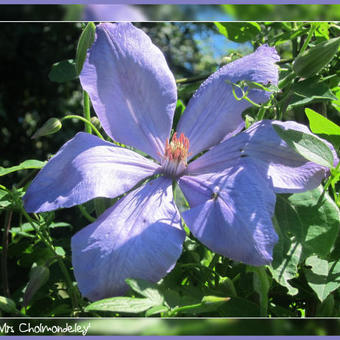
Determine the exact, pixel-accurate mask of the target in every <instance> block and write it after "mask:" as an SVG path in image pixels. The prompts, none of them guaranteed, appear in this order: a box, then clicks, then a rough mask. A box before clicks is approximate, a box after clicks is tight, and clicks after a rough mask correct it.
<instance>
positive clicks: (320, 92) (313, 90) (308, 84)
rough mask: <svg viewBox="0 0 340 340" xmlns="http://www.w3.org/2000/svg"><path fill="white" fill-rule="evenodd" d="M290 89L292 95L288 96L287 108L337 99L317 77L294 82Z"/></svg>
mask: <svg viewBox="0 0 340 340" xmlns="http://www.w3.org/2000/svg"><path fill="white" fill-rule="evenodd" d="M290 91H291V92H292V96H291V97H290V98H289V105H288V107H287V110H291V109H292V108H294V107H299V106H305V105H307V104H310V103H315V102H322V101H326V100H331V101H332V100H337V97H336V96H335V95H334V94H333V92H332V91H331V90H330V89H329V86H328V85H327V84H326V83H325V82H323V81H320V80H318V79H317V78H309V79H306V80H303V81H299V82H298V83H294V84H293V86H292V87H291V89H290Z"/></svg>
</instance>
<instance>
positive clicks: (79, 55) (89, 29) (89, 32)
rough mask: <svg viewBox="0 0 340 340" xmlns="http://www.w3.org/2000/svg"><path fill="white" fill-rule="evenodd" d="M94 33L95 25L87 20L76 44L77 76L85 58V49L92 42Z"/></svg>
mask: <svg viewBox="0 0 340 340" xmlns="http://www.w3.org/2000/svg"><path fill="white" fill-rule="evenodd" d="M95 34H96V26H95V24H94V23H93V22H89V23H88V24H87V25H86V27H85V29H84V31H83V32H82V33H81V35H80V38H79V41H78V46H77V52H76V60H75V61H76V72H77V75H78V76H79V74H80V72H81V70H82V68H83V65H84V62H85V59H86V53H87V49H88V48H90V47H91V45H92V44H93V42H94V38H95Z"/></svg>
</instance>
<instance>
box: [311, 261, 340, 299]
mask: <svg viewBox="0 0 340 340" xmlns="http://www.w3.org/2000/svg"><path fill="white" fill-rule="evenodd" d="M306 266H310V267H311V268H310V269H308V268H306V269H305V275H306V278H307V282H308V285H309V286H310V287H311V288H312V289H313V290H314V292H315V293H316V295H317V296H318V298H319V300H320V301H321V302H323V301H324V300H325V299H326V298H327V297H328V296H329V294H330V293H331V292H333V291H334V290H336V289H337V288H339V287H340V281H339V277H340V260H337V261H334V262H328V261H327V260H323V259H320V258H319V257H317V256H311V257H309V258H307V259H306Z"/></svg>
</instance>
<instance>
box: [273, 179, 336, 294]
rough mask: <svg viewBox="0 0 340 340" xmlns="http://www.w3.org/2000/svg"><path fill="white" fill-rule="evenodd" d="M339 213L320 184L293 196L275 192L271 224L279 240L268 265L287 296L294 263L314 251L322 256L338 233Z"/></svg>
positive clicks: (296, 270) (328, 249)
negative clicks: (273, 225)
mask: <svg viewBox="0 0 340 340" xmlns="http://www.w3.org/2000/svg"><path fill="white" fill-rule="evenodd" d="M339 221H340V212H339V209H338V207H337V206H336V204H335V203H334V201H333V200H332V199H331V198H330V197H329V195H328V194H327V193H324V192H323V188H322V187H321V186H320V187H318V188H316V189H314V190H310V191H307V192H304V193H298V194H293V195H278V196H277V203H276V209H275V219H274V222H275V225H276V230H277V232H278V234H279V242H278V243H277V244H276V246H275V247H274V256H273V258H274V259H273V262H272V264H271V266H270V270H271V272H272V275H273V278H274V279H275V280H276V281H277V282H278V283H279V284H281V285H282V286H284V287H286V288H287V289H288V291H289V294H290V295H295V294H296V293H297V290H296V289H295V288H294V287H292V286H291V285H290V283H289V280H291V279H292V278H294V277H296V276H297V273H298V265H299V264H300V263H301V262H302V261H303V260H304V259H305V258H307V257H309V256H311V255H312V254H316V255H318V256H319V257H321V258H322V257H326V256H328V254H329V253H330V252H331V250H332V248H333V246H334V243H335V240H336V237H335V235H338V233H339V227H340V226H339Z"/></svg>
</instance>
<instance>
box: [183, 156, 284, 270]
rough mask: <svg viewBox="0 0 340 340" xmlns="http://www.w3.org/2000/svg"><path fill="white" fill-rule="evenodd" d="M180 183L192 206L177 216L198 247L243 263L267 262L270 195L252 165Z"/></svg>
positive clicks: (271, 240)
mask: <svg viewBox="0 0 340 340" xmlns="http://www.w3.org/2000/svg"><path fill="white" fill-rule="evenodd" d="M179 184H180V187H181V189H182V191H183V193H184V195H185V196H186V198H187V200H188V202H189V205H190V206H191V209H189V210H187V211H186V212H184V213H182V216H183V218H184V221H185V223H186V224H187V226H188V227H189V229H190V230H191V232H192V233H193V235H194V236H195V237H197V238H198V239H199V240H200V241H201V242H202V243H203V244H205V245H206V246H207V247H208V248H210V249H211V250H212V251H214V252H216V253H218V254H222V255H224V256H226V257H229V258H231V259H233V260H235V261H241V262H244V263H246V264H251V265H256V266H258V265H264V264H268V263H270V262H271V261H272V252H273V247H274V245H275V243H276V242H277V240H278V238H277V235H276V233H275V230H274V228H273V225H272V221H271V217H272V215H273V213H274V207H275V194H274V192H273V190H272V188H271V187H270V186H269V183H268V181H267V180H265V179H264V178H263V177H262V176H261V175H260V174H258V173H257V171H256V168H255V167H249V166H248V164H244V162H243V161H242V160H241V161H240V162H239V164H237V165H235V166H234V167H231V168H229V169H227V170H225V172H224V173H219V174H204V175H200V176H184V177H182V178H181V179H180V181H179Z"/></svg>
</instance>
